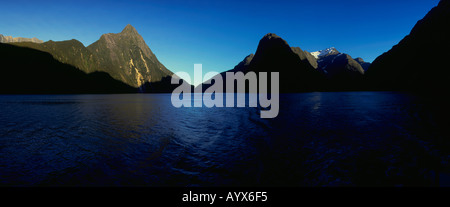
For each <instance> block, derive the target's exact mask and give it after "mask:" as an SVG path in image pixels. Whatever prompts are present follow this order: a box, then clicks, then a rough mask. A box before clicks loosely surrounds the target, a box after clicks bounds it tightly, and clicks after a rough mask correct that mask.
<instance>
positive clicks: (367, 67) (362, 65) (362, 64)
mask: <svg viewBox="0 0 450 207" xmlns="http://www.w3.org/2000/svg"><path fill="white" fill-rule="evenodd" d="M354 60H355V61H356V62H358V63H359V64H360V65H361V67H362V68H363V69H364V71H366V70H367V69H369V67H370V63H369V62H365V61H364V60H363V59H362V58H360V57H357V58H355V59H354Z"/></svg>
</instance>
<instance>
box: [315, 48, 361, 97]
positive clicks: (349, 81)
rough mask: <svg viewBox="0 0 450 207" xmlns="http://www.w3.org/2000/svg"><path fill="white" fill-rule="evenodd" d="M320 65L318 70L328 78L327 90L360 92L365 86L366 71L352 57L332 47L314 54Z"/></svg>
mask: <svg viewBox="0 0 450 207" xmlns="http://www.w3.org/2000/svg"><path fill="white" fill-rule="evenodd" d="M311 55H312V56H313V57H314V58H315V59H316V61H317V63H318V67H317V70H319V71H320V72H322V74H323V75H324V76H325V77H326V79H327V82H326V84H325V85H326V86H327V90H330V91H339V90H360V89H361V87H362V84H363V82H362V81H363V75H364V69H363V68H362V66H361V65H360V64H359V63H358V62H357V61H356V60H354V59H353V58H352V57H351V56H350V55H348V54H345V53H341V52H339V51H338V50H336V48H334V47H331V48H328V49H325V50H320V51H317V52H312V53H311Z"/></svg>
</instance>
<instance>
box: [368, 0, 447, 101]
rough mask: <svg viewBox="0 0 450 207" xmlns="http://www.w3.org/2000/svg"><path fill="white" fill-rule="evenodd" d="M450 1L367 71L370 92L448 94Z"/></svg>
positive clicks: (423, 20)
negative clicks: (404, 91)
mask: <svg viewBox="0 0 450 207" xmlns="http://www.w3.org/2000/svg"><path fill="white" fill-rule="evenodd" d="M449 37H450V0H441V1H440V3H439V5H438V6H436V7H435V8H433V9H432V10H431V11H430V12H428V14H427V15H426V16H425V17H424V18H423V19H422V20H420V21H418V22H417V24H416V25H415V26H414V28H413V29H412V30H411V32H410V34H409V35H407V36H406V37H405V38H403V39H402V40H401V41H400V42H399V43H398V44H397V45H395V46H394V47H392V49H391V50H389V51H388V52H386V53H384V54H382V55H381V56H379V57H378V58H376V59H375V61H374V62H373V63H372V65H371V66H370V68H369V69H368V70H367V72H366V76H367V79H368V81H370V83H371V84H372V85H373V89H378V90H408V91H427V92H429V91H448V90H449V89H450V87H449V82H450V72H449V71H450V70H449V67H450V66H449V64H448V63H447V61H446V59H447V58H448V57H449V56H450V50H449V48H450V38H449Z"/></svg>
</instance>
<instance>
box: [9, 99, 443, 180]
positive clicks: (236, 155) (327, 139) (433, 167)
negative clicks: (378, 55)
mask: <svg viewBox="0 0 450 207" xmlns="http://www.w3.org/2000/svg"><path fill="white" fill-rule="evenodd" d="M438 107H439V106H437V105H436V104H435V103H432V102H429V101H427V99H424V98H420V97H417V96H415V95H412V94H407V93H398V92H329V93H300V94H281V95H280V112H279V115H278V117H276V118H275V119H261V118H260V114H259V111H260V109H259V108H249V107H246V108H206V107H203V108H175V107H173V106H172V104H171V102H170V94H121V95H1V96H0V158H1V159H0V185H2V186H30V185H44V186H66V185H69V186H73V185H75V186H323V185H326V186H336V185H337V186H342V185H344V186H353V185H356V186H360V185H364V186H365V185H368V186H378V185H382V186H385V185H386V186H399V185H400V186H401V185H403V186H404V185H419V186H428V185H442V183H445V180H446V177H448V176H445V175H446V174H448V173H447V171H448V162H449V160H450V159H449V158H450V157H449V153H448V152H449V144H448V141H447V140H446V137H448V136H447V135H448V134H446V133H445V129H443V126H444V125H445V123H443V120H444V119H442V117H444V116H446V114H445V113H447V112H448V111H442V110H440V109H439V108H438Z"/></svg>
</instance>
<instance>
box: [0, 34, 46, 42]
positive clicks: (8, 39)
mask: <svg viewBox="0 0 450 207" xmlns="http://www.w3.org/2000/svg"><path fill="white" fill-rule="evenodd" d="M12 42H34V43H43V42H44V41H42V40H40V39H38V38H36V37H33V38H25V37H12V36H3V35H2V34H0V43H12Z"/></svg>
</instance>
